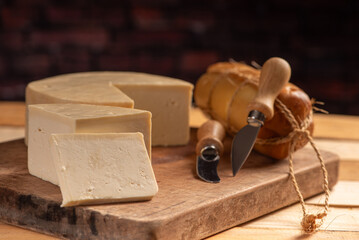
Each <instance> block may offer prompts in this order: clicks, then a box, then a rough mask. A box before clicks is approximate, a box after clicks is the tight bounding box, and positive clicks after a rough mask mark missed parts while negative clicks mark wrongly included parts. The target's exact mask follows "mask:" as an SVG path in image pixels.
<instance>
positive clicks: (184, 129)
mask: <svg viewBox="0 0 359 240" xmlns="http://www.w3.org/2000/svg"><path fill="white" fill-rule="evenodd" d="M192 89H193V85H192V84H191V83H188V82H185V81H182V80H179V79H174V78H169V77H164V76H158V75H152V74H145V73H135V72H85V73H72V74H64V75H59V76H55V77H50V78H46V79H43V80H39V81H34V82H31V83H30V84H28V86H27V88H26V104H27V105H29V104H49V103H80V104H91V105H106V106H117V107H128V108H133V107H135V108H137V109H142V110H147V111H150V112H151V113H152V127H153V128H152V145H153V146H174V145H184V144H187V143H188V141H189V138H190V131H189V111H190V107H191V103H192ZM26 135H27V131H26ZM25 142H27V136H26V141H25Z"/></svg>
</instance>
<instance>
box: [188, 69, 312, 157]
mask: <svg viewBox="0 0 359 240" xmlns="http://www.w3.org/2000/svg"><path fill="white" fill-rule="evenodd" d="M259 76H260V70H258V69H255V68H253V67H251V66H248V65H246V64H242V63H237V62H220V63H216V64H213V65H211V66H209V67H208V69H207V72H206V73H205V74H203V75H202V76H201V77H200V78H199V80H198V81H197V83H196V88H195V91H194V99H195V102H196V104H197V106H198V107H200V108H201V109H203V110H204V111H206V112H207V113H209V114H210V115H211V117H212V118H214V119H216V120H218V121H220V122H221V123H222V124H223V125H224V126H225V128H226V130H227V132H228V133H229V134H231V135H234V134H235V133H236V132H238V131H239V130H240V129H241V128H242V127H244V126H245V125H247V110H246V109H247V105H248V104H249V102H251V101H252V100H253V99H254V97H255V95H256V93H257V91H258V81H259ZM278 100H279V101H281V102H282V103H283V104H284V105H285V106H286V107H287V108H288V109H289V110H290V111H291V112H292V114H293V116H294V117H295V119H296V121H297V122H298V123H299V124H300V125H301V127H302V128H304V129H306V130H307V131H309V132H310V134H312V133H313V126H314V125H313V121H312V103H311V101H310V99H309V97H308V95H307V94H306V93H305V92H304V91H303V90H301V89H300V88H298V87H297V86H295V85H294V84H291V83H288V84H287V85H286V86H285V87H284V88H283V89H282V90H281V92H280V94H279V96H278V97H277V100H276V101H278ZM293 135H294V134H293V128H292V126H291V124H290V123H289V121H288V116H286V114H284V113H283V112H282V111H281V109H280V107H279V106H278V105H277V104H275V106H274V117H273V118H272V119H270V120H268V121H266V122H265V124H264V126H263V127H262V128H261V130H260V132H259V134H258V138H257V141H256V144H255V146H254V149H255V150H256V151H258V152H260V153H262V154H264V155H267V156H270V157H273V158H276V159H283V158H286V157H287V156H288V154H289V147H290V144H291V142H292V141H291V140H292V137H293ZM307 141H308V140H307V139H306V138H300V139H299V140H298V141H296V146H295V149H299V148H302V147H303V146H304V145H305V144H306V143H307Z"/></svg>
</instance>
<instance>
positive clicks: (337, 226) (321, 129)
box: [0, 102, 359, 240]
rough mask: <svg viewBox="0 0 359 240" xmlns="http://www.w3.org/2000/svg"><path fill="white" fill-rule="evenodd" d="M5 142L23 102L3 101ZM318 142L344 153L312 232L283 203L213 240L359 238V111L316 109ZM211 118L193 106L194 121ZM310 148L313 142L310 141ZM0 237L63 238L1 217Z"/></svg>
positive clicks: (14, 134) (19, 128)
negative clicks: (347, 113)
mask: <svg viewBox="0 0 359 240" xmlns="http://www.w3.org/2000/svg"><path fill="white" fill-rule="evenodd" d="M0 113H1V114H0V142H4V141H8V140H13V139H18V138H23V137H24V123H25V106H24V103H22V102H0ZM314 119H315V131H314V137H315V142H316V144H317V145H318V146H319V147H320V148H322V149H326V150H330V151H332V152H335V153H337V154H338V155H339V156H340V171H339V182H338V184H337V185H336V186H335V187H334V189H333V190H332V192H331V197H330V209H329V214H328V217H327V219H326V221H325V222H324V224H323V226H322V227H321V228H320V230H319V231H318V232H316V233H315V234H313V235H306V234H303V233H302V231H301V228H300V220H301V216H302V212H301V207H300V205H299V204H294V205H292V206H289V207H286V208H283V209H281V210H278V211H276V212H273V213H271V214H268V215H266V216H263V217H260V218H258V219H255V220H253V221H251V222H248V223H245V224H242V225H239V226H237V227H234V228H231V229H229V230H226V231H224V232H221V233H218V234H216V235H214V236H212V237H209V238H208V240H219V239H224V240H233V239H244V240H249V239H293V240H294V239H311V240H312V239H359V174H358V173H359V116H344V115H331V114H329V115H323V114H315V116H314ZM205 120H206V116H204V115H203V114H202V113H201V112H200V111H198V109H192V112H191V126H194V127H196V126H199V125H200V124H201V123H202V122H204V121H205ZM306 147H309V146H306ZM306 202H307V204H308V207H309V209H311V211H310V212H313V213H316V212H317V211H320V209H321V208H320V207H322V206H323V195H319V196H317V197H313V198H311V199H308V200H306ZM0 239H7V240H11V239H16V240H25V239H26V240H32V239H36V240H49V239H58V238H54V237H51V236H48V235H45V234H40V233H36V232H33V231H30V230H26V229H21V228H19V227H15V226H10V225H8V224H5V223H1V222H0Z"/></svg>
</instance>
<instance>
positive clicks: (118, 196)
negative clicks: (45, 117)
mask: <svg viewBox="0 0 359 240" xmlns="http://www.w3.org/2000/svg"><path fill="white" fill-rule="evenodd" d="M51 138H52V139H51V144H50V145H51V153H52V159H53V163H54V166H55V170H56V174H57V177H58V179H59V183H60V189H61V194H62V199H63V200H62V205H61V206H62V207H68V206H76V205H88V204H101V203H113V202H124V201H139V200H149V199H151V198H152V197H153V196H154V195H155V194H156V193H157V191H158V186H157V182H156V179H155V175H154V173H153V170H152V166H151V161H150V159H149V157H148V154H147V151H146V146H145V143H144V141H143V135H142V134H141V133H69V134H52V135H51Z"/></svg>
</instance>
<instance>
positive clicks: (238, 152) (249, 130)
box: [231, 57, 291, 176]
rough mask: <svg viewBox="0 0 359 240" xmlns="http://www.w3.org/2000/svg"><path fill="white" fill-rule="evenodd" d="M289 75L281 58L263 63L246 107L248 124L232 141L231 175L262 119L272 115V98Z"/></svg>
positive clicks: (261, 123) (287, 66)
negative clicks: (255, 93)
mask: <svg viewBox="0 0 359 240" xmlns="http://www.w3.org/2000/svg"><path fill="white" fill-rule="evenodd" d="M290 75H291V69H290V66H289V64H288V63H287V62H286V61H285V60H284V59H282V58H278V57H273V58H270V59H268V60H267V61H266V62H265V63H264V65H263V67H262V70H261V74H260V77H259V86H258V92H257V95H256V97H255V98H254V100H253V101H252V102H251V103H249V105H248V108H247V110H248V112H249V114H248V118H247V122H248V125H246V126H245V127H243V128H242V129H241V130H240V131H239V132H238V133H237V134H236V135H235V137H234V139H233V142H232V152H231V162H232V171H233V176H235V175H236V174H237V172H238V170H239V169H240V168H241V167H242V166H243V164H244V162H245V161H246V159H247V158H248V155H249V153H250V152H251V150H252V148H253V146H254V143H255V141H256V138H257V135H258V132H259V130H260V128H261V127H262V126H263V124H264V121H265V120H269V119H271V118H272V117H273V114H274V111H273V105H274V100H275V99H276V97H277V96H278V94H279V92H280V90H281V89H282V88H283V86H284V85H285V84H286V83H287V82H288V81H289V78H290Z"/></svg>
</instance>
